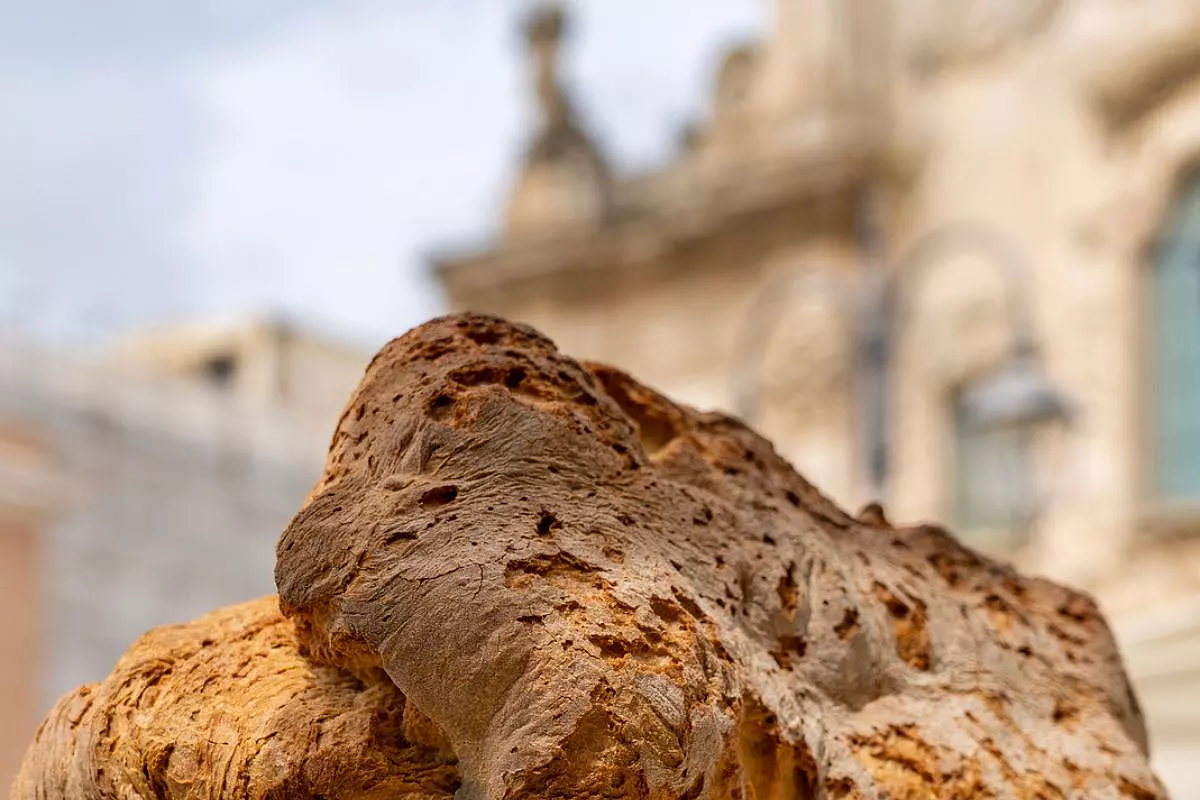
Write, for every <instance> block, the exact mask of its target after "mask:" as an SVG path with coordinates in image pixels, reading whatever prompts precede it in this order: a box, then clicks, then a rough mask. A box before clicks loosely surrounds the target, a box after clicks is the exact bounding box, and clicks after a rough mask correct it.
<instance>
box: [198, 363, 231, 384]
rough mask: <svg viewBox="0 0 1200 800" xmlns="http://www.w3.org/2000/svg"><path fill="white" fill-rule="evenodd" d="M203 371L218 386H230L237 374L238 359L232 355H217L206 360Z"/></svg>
mask: <svg viewBox="0 0 1200 800" xmlns="http://www.w3.org/2000/svg"><path fill="white" fill-rule="evenodd" d="M202 372H203V374H204V377H205V378H207V379H208V380H210V381H212V382H213V383H215V384H216V385H217V386H228V385H229V384H231V383H233V378H234V376H235V375H237V359H236V358H234V357H233V356H231V355H221V356H215V357H213V358H210V359H209V360H208V361H205V362H204V366H203V369H202Z"/></svg>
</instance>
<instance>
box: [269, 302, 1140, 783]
mask: <svg viewBox="0 0 1200 800" xmlns="http://www.w3.org/2000/svg"><path fill="white" fill-rule="evenodd" d="M276 579H277V583H278V586H279V589H280V594H281V597H282V600H283V603H284V608H285V611H286V612H287V613H289V614H290V615H292V616H293V617H294V618H296V619H297V620H298V621H299V622H300V623H301V625H302V628H303V630H305V631H306V634H305V635H306V636H307V637H308V639H309V641H310V643H311V645H312V646H313V648H314V651H315V652H317V653H318V654H320V655H321V656H322V657H324V658H326V659H328V660H330V661H331V662H333V663H356V664H362V665H365V666H368V667H369V666H374V665H376V664H378V665H380V666H382V668H383V669H384V670H386V672H387V673H388V674H389V675H390V676H391V678H392V679H393V680H394V681H395V682H396V684H397V685H398V686H399V687H400V688H401V689H402V690H403V691H404V692H405V693H406V694H407V695H408V696H410V697H411V698H412V699H413V700H414V701H415V702H416V703H417V704H418V705H419V706H420V707H421V708H423V709H425V710H427V711H428V712H429V714H430V715H431V716H432V717H433V718H434V719H436V720H438V722H439V723H440V724H441V725H442V727H443V728H444V729H445V731H446V734H447V736H448V738H449V739H450V742H451V743H452V745H453V746H454V748H455V750H456V752H457V753H458V755H459V758H460V768H461V771H462V776H463V781H464V787H465V789H464V795H465V796H470V797H489V798H499V797H521V796H539V797H576V796H591V795H593V794H594V795H600V796H611V797H679V796H689V797H692V796H694V797H704V796H707V797H725V796H730V797H732V796H737V794H738V792H741V791H744V790H745V787H746V785H747V782H749V784H750V785H753V786H754V794H755V796H758V797H763V796H779V797H807V796H820V794H819V793H820V792H821V791H825V792H827V793H828V796H838V794H839V793H840V794H841V795H843V796H855V795H856V794H857V795H858V796H861V797H864V798H866V797H875V796H881V795H880V793H881V792H883V793H885V794H887V795H888V796H893V797H899V796H904V795H903V794H902V793H903V792H904V791H907V789H905V787H909V786H914V785H916V784H917V783H919V784H920V785H921V786H924V787H925V788H926V790H928V789H930V788H931V787H933V790H934V796H938V797H946V798H951V797H977V796H988V794H989V793H991V795H993V796H996V797H1004V796H1010V795H1011V794H1012V793H1013V792H1016V794H1017V796H1029V797H1036V796H1045V797H1057V796H1063V797H1066V796H1072V795H1076V796H1082V795H1081V794H1080V793H1083V795H1086V796H1088V797H1101V796H1113V797H1117V796H1120V794H1119V793H1120V791H1121V790H1120V786H1121V785H1122V784H1123V782H1124V783H1127V784H1128V785H1129V786H1136V787H1141V789H1142V790H1144V791H1145V792H1147V793H1148V794H1147V795H1146V796H1147V797H1160V796H1162V795H1161V789H1159V788H1158V785H1157V783H1156V781H1155V779H1154V777H1153V776H1152V774H1151V773H1150V771H1149V770H1148V768H1147V766H1146V763H1145V758H1144V752H1143V750H1144V728H1143V725H1142V722H1141V719H1140V716H1139V713H1138V711H1137V708H1136V706H1135V703H1134V700H1133V697H1132V694H1131V692H1130V689H1129V686H1128V683H1127V681H1126V678H1125V675H1124V672H1123V669H1122V666H1121V663H1120V659H1119V656H1118V654H1117V651H1116V649H1115V647H1114V644H1113V641H1112V638H1111V636H1110V634H1109V631H1108V629H1107V627H1106V625H1105V623H1104V622H1103V620H1102V619H1101V617H1100V615H1099V614H1098V613H1097V611H1096V609H1095V607H1094V605H1093V604H1092V603H1091V601H1090V600H1088V599H1087V598H1085V597H1083V596H1082V595H1079V594H1077V593H1074V592H1071V591H1069V590H1067V589H1063V588H1061V587H1058V586H1055V585H1053V584H1050V583H1047V582H1044V581H1037V580H1031V579H1027V578H1024V577H1021V576H1019V575H1017V574H1015V573H1013V572H1011V571H1010V570H1008V569H1006V568H1003V567H1001V566H1000V565H998V564H995V563H993V562H990V561H988V560H986V559H984V558H981V557H979V556H977V555H975V554H973V553H972V552H970V551H968V550H966V549H965V548H963V547H962V546H960V545H959V544H958V543H957V542H956V541H955V540H954V539H953V538H952V537H950V536H948V535H947V534H945V533H943V532H941V531H939V530H936V529H932V528H910V529H897V528H893V527H891V526H890V525H889V524H888V523H887V521H886V519H885V518H884V517H883V516H882V514H879V513H870V514H866V515H864V517H863V519H862V520H861V521H860V520H856V519H854V518H852V517H850V516H848V515H847V514H846V513H844V512H843V511H841V510H840V509H838V508H836V507H835V506H834V505H833V504H832V503H830V502H829V501H828V500H827V499H826V498H824V497H822V496H821V495H820V494H819V493H818V492H817V491H816V490H815V489H813V487H812V486H811V485H810V484H808V483H807V482H806V481H805V480H804V479H802V478H801V477H800V476H799V475H797V474H796V473H795V472H794V471H793V470H792V469H791V467H790V466H789V465H788V464H787V463H786V462H784V460H783V459H781V458H780V457H779V456H778V455H777V454H776V453H775V452H774V450H773V449H772V447H771V446H770V444H769V443H768V442H767V441H765V440H764V439H762V438H761V437H760V436H758V435H757V434H755V433H754V432H752V431H750V430H749V429H747V428H746V427H744V426H743V425H741V424H740V423H738V422H737V421H735V420H732V419H730V418H728V417H724V416H721V415H717V414H702V413H698V412H696V411H694V410H692V409H690V408H686V407H683V406H680V405H676V404H674V403H672V402H671V401H669V400H667V399H666V398H664V397H662V396H660V395H658V394H657V393H655V392H653V391H651V390H649V389H647V388H646V387H644V386H641V385H640V384H638V383H637V382H635V381H634V380H633V379H631V378H629V377H628V376H626V375H624V374H623V373H621V372H619V371H617V370H613V369H610V368H607V367H603V366H599V365H581V364H580V363H578V362H576V361H574V360H572V359H570V358H568V357H566V356H564V355H562V354H560V353H559V352H558V351H557V350H556V349H555V348H554V345H553V344H552V343H551V342H550V341H549V340H547V339H545V338H544V337H542V336H541V335H540V334H538V333H537V332H536V331H533V330H532V329H529V328H527V327H524V326H521V325H513V324H510V323H507V322H504V321H503V320H499V319H496V318H492V317H487V316H482V315H460V316H455V317H448V318H443V319H440V320H435V321H433V322H431V323H429V324H427V325H424V326H422V327H421V328H418V329H416V330H415V331H412V332H410V333H409V334H407V335H406V336H404V337H401V338H400V339H397V340H395V341H394V342H392V343H390V344H389V345H388V346H387V347H386V348H384V350H383V352H381V353H380V355H379V356H378V357H377V358H376V360H375V362H374V363H373V364H372V366H371V368H370V369H369V370H368V372H367V375H366V377H365V378H364V380H363V383H362V384H361V386H360V387H359V390H358V392H357V395H356V397H355V399H354V400H353V401H352V402H351V404H350V405H349V406H348V408H347V412H346V414H345V416H344V417H343V419H342V421H341V424H340V425H339V428H338V431H337V434H336V435H335V437H334V441H333V446H332V449H331V451H330V457H329V461H328V463H327V468H326V476H325V480H324V481H323V483H322V485H321V486H320V487H319V489H318V491H317V492H315V493H314V495H313V496H312V498H311V501H310V503H309V504H308V506H307V507H306V508H305V509H304V511H303V512H302V513H301V514H300V515H299V516H298V517H297V518H296V519H295V521H294V522H293V524H292V525H291V526H290V527H289V529H288V530H287V531H286V532H285V533H284V535H283V537H282V538H281V540H280V545H279V550H278V563H277V568H276ZM464 698H471V700H472V702H470V703H465V702H464ZM1031 773H1036V774H1037V775H1038V776H1039V777H1037V778H1036V779H1034V778H1032V777H1026V775H1027V774H1031ZM914 791H915V790H914ZM1022 793H1023V794H1022ZM1039 793H1040V794H1039ZM913 796H916V795H913ZM921 796H928V795H921Z"/></svg>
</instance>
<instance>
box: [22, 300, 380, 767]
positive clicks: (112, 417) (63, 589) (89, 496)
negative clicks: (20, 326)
mask: <svg viewBox="0 0 1200 800" xmlns="http://www.w3.org/2000/svg"><path fill="white" fill-rule="evenodd" d="M367 358H368V354H367V353H364V352H362V351H361V350H358V349H356V348H353V347H348V346H345V345H341V344H336V343H332V342H331V341H330V340H329V339H328V338H327V337H323V336H316V335H313V334H312V333H311V332H309V331H306V330H300V329H296V328H293V327H292V326H286V325H283V324H282V323H279V322H269V323H260V322H250V323H240V324H235V325H228V326H221V325H205V326H201V327H192V326H185V327H180V328H176V329H172V330H163V331H154V332H149V333H145V334H139V335H138V336H137V337H135V338H132V339H130V340H128V341H126V342H122V343H121V344H120V345H119V346H117V347H115V348H114V349H113V350H112V351H111V352H107V353H105V354H104V355H103V357H101V358H99V359H91V360H82V359H79V358H77V357H75V356H73V355H71V354H67V353H63V352H58V351H54V350H49V349H46V348H44V347H40V346H36V345H33V344H31V343H29V342H26V341H21V340H18V339H15V338H10V337H5V338H3V339H0V603H2V604H3V606H2V607H3V608H4V612H5V619H6V620H7V623H6V628H5V630H6V634H5V637H4V641H3V647H0V787H7V786H8V785H9V784H10V783H11V781H12V778H13V777H14V775H15V772H16V767H17V764H18V761H19V758H20V756H21V754H22V753H23V752H24V749H25V747H26V746H27V745H28V742H29V740H30V738H31V736H32V735H33V731H34V728H35V726H36V725H37V722H38V720H39V719H41V717H42V716H43V715H44V714H45V713H46V711H47V710H48V709H49V707H50V705H51V704H52V703H53V702H54V700H56V699H57V698H58V696H60V695H61V694H62V693H64V692H66V691H68V690H70V689H72V688H74V687H75V686H77V685H79V684H81V683H86V682H90V681H95V680H99V679H102V678H103V677H104V676H105V675H107V674H108V672H109V671H110V670H111V669H112V667H113V664H114V663H115V662H116V660H117V658H118V657H119V656H120V655H121V653H123V652H124V651H125V650H126V648H128V646H129V645H130V644H131V643H132V642H133V640H134V639H136V638H137V637H138V636H140V635H141V634H142V633H143V632H144V631H146V630H147V629H149V628H151V627H153V626H156V625H161V624H166V623H170V622H181V621H184V620H187V619H190V618H193V617H195V616H199V615H200V614H204V613H207V612H208V611H210V610H212V609H213V608H216V607H218V606H221V605H226V604H229V603H233V602H237V601H241V600H245V599H249V598H252V597H259V596H262V595H265V594H270V593H271V592H273V591H274V583H273V581H272V577H271V576H272V574H273V571H274V561H275V540H276V538H277V537H278V535H279V532H280V531H281V530H282V529H283V527H284V526H285V525H286V524H287V522H288V521H289V520H290V519H291V516H292V515H293V514H294V513H295V512H296V510H297V509H298V508H299V506H300V503H301V502H302V501H303V499H304V497H305V495H306V494H307V493H308V492H309V490H310V489H311V488H312V486H313V485H314V483H315V482H316V479H317V478H318V477H319V475H320V471H321V465H322V463H323V460H324V454H325V449H326V445H327V443H328V439H329V436H330V435H331V433H332V431H333V428H334V425H335V423H336V421H337V418H338V415H339V414H340V412H341V408H342V406H343V404H344V403H345V401H346V398H347V397H348V396H349V394H350V391H351V390H352V388H353V387H354V385H355V383H357V381H358V378H359V376H360V375H361V372H362V370H363V368H364V367H365V365H366V362H367Z"/></svg>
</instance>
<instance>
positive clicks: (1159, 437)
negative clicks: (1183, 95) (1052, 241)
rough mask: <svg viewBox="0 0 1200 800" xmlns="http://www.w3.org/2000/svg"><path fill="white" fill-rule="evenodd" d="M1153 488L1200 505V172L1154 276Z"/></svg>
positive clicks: (1163, 244)
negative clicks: (1197, 502)
mask: <svg viewBox="0 0 1200 800" xmlns="http://www.w3.org/2000/svg"><path fill="white" fill-rule="evenodd" d="M1148 283H1149V286H1148V289H1147V291H1146V293H1145V294H1146V300H1147V308H1146V324H1147V326H1148V330H1147V333H1148V336H1147V337H1146V338H1147V340H1148V345H1149V353H1148V354H1147V359H1146V363H1147V366H1148V368H1149V369H1148V375H1147V378H1148V381H1147V395H1148V396H1147V403H1146V405H1147V409H1146V410H1147V411H1148V413H1149V419H1148V421H1147V422H1148V430H1147V433H1148V436H1147V442H1146V444H1147V453H1146V466H1147V470H1148V474H1147V476H1146V478H1147V486H1148V488H1149V490H1150V493H1151V495H1152V499H1154V500H1157V501H1163V502H1179V501H1200V173H1197V174H1195V175H1193V176H1192V177H1191V179H1190V180H1189V181H1188V182H1187V183H1186V184H1185V185H1184V187H1183V189H1182V191H1180V193H1179V195H1178V197H1177V199H1176V202H1175V206H1174V208H1172V210H1171V211H1170V213H1169V214H1168V216H1167V218H1166V226H1165V228H1164V231H1163V236H1162V238H1161V240H1160V241H1159V242H1158V248H1157V252H1156V253H1155V256H1154V263H1153V264H1152V265H1151V267H1150V272H1149V275H1148Z"/></svg>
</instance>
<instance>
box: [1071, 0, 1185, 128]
mask: <svg viewBox="0 0 1200 800" xmlns="http://www.w3.org/2000/svg"><path fill="white" fill-rule="evenodd" d="M1155 22H1156V23H1157V24H1153V25H1146V26H1145V28H1144V29H1143V30H1142V31H1141V32H1140V35H1138V36H1136V37H1130V38H1127V39H1123V40H1122V41H1121V42H1120V43H1119V44H1116V45H1114V46H1113V47H1112V48H1111V49H1110V50H1109V51H1108V52H1104V53H1102V54H1101V55H1100V57H1098V58H1096V59H1095V60H1094V62H1093V67H1092V68H1091V70H1090V72H1089V73H1088V74H1087V75H1086V76H1085V81H1084V82H1085V85H1086V87H1087V92H1088V95H1089V97H1090V100H1091V102H1092V105H1093V106H1094V107H1095V108H1096V110H1097V112H1098V113H1099V115H1100V117H1101V118H1102V119H1103V121H1104V122H1105V124H1106V125H1107V126H1108V127H1109V128H1110V129H1113V130H1121V129H1124V128H1127V127H1129V126H1130V125H1132V124H1135V123H1136V122H1137V121H1138V120H1140V119H1142V118H1144V117H1145V116H1147V115H1148V114H1149V113H1150V112H1151V111H1153V110H1154V109H1155V108H1157V107H1159V106H1161V105H1162V104H1164V103H1165V102H1167V101H1168V100H1169V99H1170V97H1171V96H1172V95H1173V94H1174V93H1175V92H1176V91H1178V90H1179V89H1181V88H1182V87H1184V86H1186V85H1187V84H1188V83H1189V82H1191V81H1193V80H1195V79H1197V78H1200V6H1194V7H1193V8H1192V9H1191V10H1184V11H1179V12H1177V13H1175V14H1174V15H1172V16H1170V17H1169V18H1168V17H1163V18H1161V19H1158V20H1156V21H1155Z"/></svg>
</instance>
